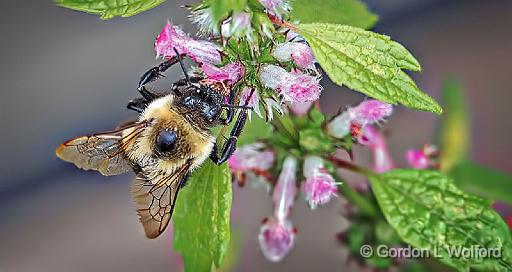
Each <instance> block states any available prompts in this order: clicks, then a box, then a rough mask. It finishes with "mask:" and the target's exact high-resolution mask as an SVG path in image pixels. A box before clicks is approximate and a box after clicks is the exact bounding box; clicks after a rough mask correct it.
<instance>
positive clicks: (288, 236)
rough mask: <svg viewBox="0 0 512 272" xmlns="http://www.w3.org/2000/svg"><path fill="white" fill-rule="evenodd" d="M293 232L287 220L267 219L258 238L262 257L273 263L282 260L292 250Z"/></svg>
mask: <svg viewBox="0 0 512 272" xmlns="http://www.w3.org/2000/svg"><path fill="white" fill-rule="evenodd" d="M295 232H296V230H295V229H294V228H293V227H292V225H291V222H290V221H288V220H276V219H275V218H270V219H267V220H266V222H264V224H263V225H262V226H261V228H260V234H259V236H258V241H259V243H260V247H261V251H262V252H263V255H264V256H265V257H266V258H267V259H268V260H270V261H273V262H278V261H280V260H282V259H283V258H284V257H285V256H286V255H287V254H288V252H290V250H291V249H292V248H293V244H294V241H295Z"/></svg>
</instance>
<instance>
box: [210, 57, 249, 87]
mask: <svg viewBox="0 0 512 272" xmlns="http://www.w3.org/2000/svg"><path fill="white" fill-rule="evenodd" d="M201 69H203V72H204V73H205V74H206V76H207V77H208V79H210V80H213V81H216V82H225V83H227V84H229V85H233V84H235V83H237V82H238V81H239V80H240V79H241V78H242V77H243V76H244V73H245V68H244V66H243V65H242V64H241V63H239V62H232V63H229V64H226V65H225V66H223V67H220V68H219V67H217V66H214V65H211V64H208V63H205V64H203V65H202V66H201Z"/></svg>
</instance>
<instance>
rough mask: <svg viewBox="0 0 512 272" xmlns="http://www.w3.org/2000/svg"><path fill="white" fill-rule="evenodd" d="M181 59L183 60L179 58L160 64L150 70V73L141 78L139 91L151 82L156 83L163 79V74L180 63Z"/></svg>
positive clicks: (147, 72)
mask: <svg viewBox="0 0 512 272" xmlns="http://www.w3.org/2000/svg"><path fill="white" fill-rule="evenodd" d="M180 59H181V58H178V57H173V58H170V59H168V60H166V61H164V62H162V63H160V65H158V66H155V67H153V68H151V69H149V70H148V71H146V72H145V73H144V74H142V76H141V77H140V80H139V87H138V89H139V90H140V89H141V87H143V86H144V85H146V84H148V83H149V82H152V81H155V80H157V79H158V78H160V77H163V76H164V75H163V74H162V73H163V72H165V71H166V70H167V69H169V68H170V67H171V66H173V65H174V64H176V63H178V61H180Z"/></svg>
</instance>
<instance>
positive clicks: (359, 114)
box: [354, 99, 393, 125]
mask: <svg viewBox="0 0 512 272" xmlns="http://www.w3.org/2000/svg"><path fill="white" fill-rule="evenodd" d="M354 112H355V115H356V120H357V121H358V122H359V123H360V124H362V125H366V124H374V123H378V122H380V121H382V120H384V119H385V118H387V117H389V116H390V115H391V114H392V113H393V106H392V105H390V104H387V103H384V102H381V101H379V100H374V99H370V100H366V101H364V102H361V104H359V105H358V106H357V107H355V108H354Z"/></svg>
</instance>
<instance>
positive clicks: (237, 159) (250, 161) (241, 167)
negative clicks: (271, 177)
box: [228, 143, 275, 172]
mask: <svg viewBox="0 0 512 272" xmlns="http://www.w3.org/2000/svg"><path fill="white" fill-rule="evenodd" d="M263 148H264V145H263V144H262V143H253V144H248V145H244V146H241V147H239V148H237V149H236V150H235V152H234V153H233V154H232V155H231V157H229V159H228V165H229V168H230V170H231V172H244V171H253V170H257V171H265V170H268V169H270V167H272V165H273V164H274V160H275V154H274V152H272V151H268V150H263Z"/></svg>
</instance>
